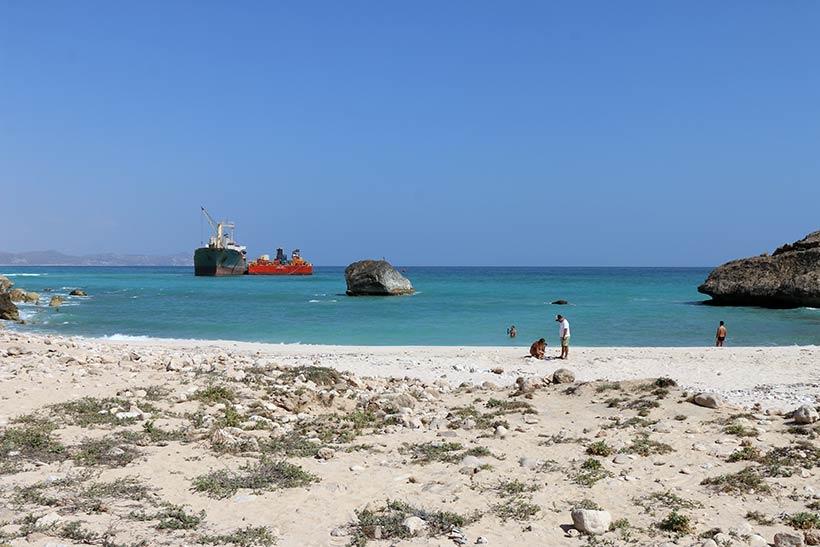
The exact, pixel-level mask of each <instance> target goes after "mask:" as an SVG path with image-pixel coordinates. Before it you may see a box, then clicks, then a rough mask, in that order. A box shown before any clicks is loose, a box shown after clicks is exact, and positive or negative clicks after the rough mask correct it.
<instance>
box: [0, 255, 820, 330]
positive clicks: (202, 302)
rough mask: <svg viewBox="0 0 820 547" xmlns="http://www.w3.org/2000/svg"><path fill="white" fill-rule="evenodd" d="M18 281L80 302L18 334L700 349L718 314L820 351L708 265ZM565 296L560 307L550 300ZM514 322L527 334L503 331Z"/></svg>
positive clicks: (816, 316)
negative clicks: (389, 293)
mask: <svg viewBox="0 0 820 547" xmlns="http://www.w3.org/2000/svg"><path fill="white" fill-rule="evenodd" d="M0 273H3V274H6V275H8V276H9V278H10V279H11V280H12V281H14V282H15V283H16V284H17V286H20V287H23V288H25V289H27V290H34V291H43V290H44V289H46V288H51V289H53V290H54V292H51V293H49V292H42V296H43V301H44V302H45V303H47V302H48V298H49V297H50V296H51V295H52V294H60V295H66V294H67V293H68V292H69V291H70V290H71V289H73V288H78V287H79V288H82V289H84V290H85V291H87V292H88V294H89V297H88V298H75V297H72V298H71V299H70V300H69V301H68V302H66V303H65V304H64V305H63V306H62V307H61V308H60V311H59V312H58V311H56V310H55V309H53V308H49V307H47V306H34V305H28V306H23V307H22V308H21V311H22V313H23V314H24V317H26V318H27V320H28V321H29V322H30V324H29V325H21V326H15V327H13V328H19V329H25V330H28V331H35V332H48V333H56V334H65V335H80V336H89V337H103V336H109V337H110V336H148V337H161V338H194V339H222V340H243V341H257V342H275V343H279V342H285V343H305V344H307V343H323V344H345V345H355V344H368V345H392V344H402V345H519V346H520V345H527V344H529V343H530V342H531V341H532V340H535V339H537V338H540V337H542V336H543V337H545V338H546V339H547V341H548V342H549V344H550V346H554V345H555V344H556V341H557V324H556V323H555V322H554V318H555V314H556V313H562V314H563V315H565V316H566V317H567V318H568V319H569V320H570V323H571V329H572V340H573V344H575V345H580V346H703V345H710V344H712V343H713V341H714V332H715V329H716V328H717V324H718V321H719V320H721V319H722V320H724V321H726V325H727V327H728V329H729V337H728V340H727V344H728V345H738V346H740V345H743V346H752V345H754V346H759V345H790V344H801V345H802V344H820V310H814V309H808V308H804V309H797V310H765V309H760V308H715V307H712V306H704V305H702V304H701V302H702V301H703V300H705V299H706V297H705V296H703V295H701V294H699V293H698V292H697V286H698V285H699V284H700V283H702V282H703V280H704V279H705V278H706V276H707V275H708V273H709V269H707V268H426V267H424V268H423V267H407V274H406V275H407V276H408V277H409V278H410V280H411V281H412V282H413V285H414V286H415V287H416V290H417V291H418V292H417V294H415V295H413V296H404V297H391V298H374V297H369V298H361V297H360V298H351V297H347V296H344V290H345V282H344V269H343V268H341V267H324V268H322V267H317V268H316V270H315V275H314V276H313V277H306V278H277V277H255V276H239V277H224V278H207V277H194V275H193V269H192V268H79V267H10V266H2V267H0ZM558 299H563V300H568V301H569V302H570V305H568V306H555V305H551V304H550V302H551V301H553V300H558ZM512 324H514V325H515V326H516V328H517V329H518V333H519V336H518V338H517V339H516V340H514V341H513V340H510V339H509V338H508V337H507V336H506V334H505V331H506V329H507V327H509V326H510V325H512Z"/></svg>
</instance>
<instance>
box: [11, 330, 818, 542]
mask: <svg viewBox="0 0 820 547" xmlns="http://www.w3.org/2000/svg"><path fill="white" fill-rule="evenodd" d="M527 349H528V348H527V347H525V346H524V345H523V344H522V346H521V347H470V346H465V347H453V346H450V347H443V346H441V347H421V346H419V347H414V346H401V347H399V346H392V347H390V346H383V347H376V346H313V345H284V344H283V345H280V344H256V343H247V342H229V341H193V340H161V339H131V340H117V339H105V340H103V339H91V338H67V337H60V336H51V335H40V334H31V333H24V332H10V331H0V428H2V429H0V431H1V432H0V435H3V444H2V446H3V451H4V453H3V454H2V455H0V457H2V459H0V466H2V470H3V474H2V475H0V484H2V496H3V498H4V499H3V504H2V505H3V507H4V508H3V509H0V522H2V523H4V524H3V526H2V527H0V533H2V534H3V536H0V537H2V538H3V540H2V541H5V542H7V543H8V544H9V545H32V544H36V545H46V544H51V545H58V544H65V545H87V544H96V545H103V544H105V545H139V544H142V545H194V544H216V545H266V544H272V543H271V542H272V541H273V539H274V538H275V540H276V544H277V545H283V546H314V545H315V546H320V545H321V546H325V545H364V544H367V545H375V546H381V545H383V546H387V545H442V546H444V545H456V544H460V543H459V542H460V541H461V539H460V538H461V537H462V536H460V535H459V533H463V536H464V537H465V538H466V541H467V542H468V543H469V544H474V543H476V541H479V542H484V541H486V542H487V544H489V545H530V544H533V545H535V544H538V545H568V546H573V545H666V544H669V545H671V544H673V543H672V542H674V544H678V545H701V544H703V545H712V544H709V543H703V542H704V541H715V542H716V543H715V544H722V545H766V544H771V543H772V542H773V541H774V536H775V534H778V533H789V534H798V535H801V536H802V534H803V531H802V530H798V529H797V528H798V525H799V524H800V522H802V520H800V519H802V518H804V517H798V520H797V521H795V520H794V515H800V514H801V513H806V514H809V515H811V514H814V513H817V507H818V504H820V501H818V499H817V498H820V494H818V493H815V491H814V489H815V488H817V484H818V481H817V466H818V465H820V449H818V448H817V443H816V436H817V434H818V432H817V429H818V428H817V424H816V423H814V424H807V425H800V424H796V423H794V421H793V419H792V418H790V417H789V414H790V412H791V411H792V410H794V409H795V408H797V407H798V406H800V405H810V406H817V404H818V397H819V396H820V348H817V347H814V346H806V347H800V346H787V347H769V348H754V347H747V348H733V347H726V348H712V347H704V348H649V347H646V348H637V347H633V348H582V347H577V348H576V347H573V348H571V353H570V359H569V360H568V361H560V360H546V361H536V360H533V359H530V358H527V357H525V356H526V354H527ZM557 351H558V350H557V349H556V348H554V347H552V346H550V347H548V348H547V352H548V355H555V354H557ZM560 368H564V369H568V370H569V371H571V373H572V375H573V376H574V379H573V378H566V377H562V378H559V379H561V380H564V381H567V383H555V381H554V380H556V378H555V376H554V373H555V371H556V370H557V369H560ZM559 376H560V375H559ZM569 380H571V381H569ZM701 392H712V393H717V394H718V396H719V398H720V399H722V404H720V405H719V406H718V408H714V409H713V408H706V407H704V406H700V405H697V404H694V403H693V402H692V400H691V399H692V397H693V395H695V394H698V393H701ZM573 508H577V509H578V508H586V509H587V510H590V509H595V508H600V509H602V510H605V511H606V512H607V513H608V516H609V517H610V520H611V523H610V524H608V525H607V526H608V527H610V528H612V529H611V530H610V531H607V532H605V533H604V534H603V535H589V534H587V533H581V532H579V531H578V530H577V528H578V525H575V526H574V524H573V518H572V515H571V510H572V509H573ZM812 512H813V513H812ZM596 514H597V513H596ZM591 515H592V517H594V516H595V515H593V514H591ZM592 517H590V518H592ZM408 519H409V520H408ZM453 526H456V528H457V531H453V530H451V528H452V527H453ZM582 527H583V526H582ZM590 533H592V532H590ZM807 534H808V536H809V538H808V539H810V538H811V533H810V531H809V532H808V533H807ZM702 535H703V536H704V537H700V536H702ZM713 536H714V538H715V539H713V540H709V539H708V538H709V537H713ZM479 538H482V539H479ZM106 542H107V543H106ZM140 542H143V543H140ZM718 542H723V543H718Z"/></svg>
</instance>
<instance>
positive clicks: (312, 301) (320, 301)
mask: <svg viewBox="0 0 820 547" xmlns="http://www.w3.org/2000/svg"><path fill="white" fill-rule="evenodd" d="M308 302H321V300H308Z"/></svg>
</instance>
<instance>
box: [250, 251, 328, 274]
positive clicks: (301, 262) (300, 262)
mask: <svg viewBox="0 0 820 547" xmlns="http://www.w3.org/2000/svg"><path fill="white" fill-rule="evenodd" d="M248 275H313V264H311V263H310V262H307V261H305V259H304V258H302V256H301V254H300V253H299V249H295V250H294V251H293V253H291V259H290V260H288V257H287V256H286V255H285V253H284V252H283V250H282V249H281V248H279V249H276V258H275V259H273V260H271V259H270V255H262V256H260V257H259V258H258V259H256V260H254V261H253V262H251V263H250V264H248Z"/></svg>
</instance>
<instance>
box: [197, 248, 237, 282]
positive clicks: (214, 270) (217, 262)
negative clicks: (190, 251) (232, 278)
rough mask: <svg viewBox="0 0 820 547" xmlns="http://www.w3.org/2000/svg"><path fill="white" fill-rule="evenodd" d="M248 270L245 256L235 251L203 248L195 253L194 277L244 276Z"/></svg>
mask: <svg viewBox="0 0 820 547" xmlns="http://www.w3.org/2000/svg"><path fill="white" fill-rule="evenodd" d="M247 269H248V264H247V260H246V258H245V255H244V254H242V253H241V252H239V251H236V250H233V249H213V248H211V247H201V248H199V249H197V250H196V251H194V275H202V276H220V277H221V276H227V275H243V274H244V273H245V272H246V271H247Z"/></svg>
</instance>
